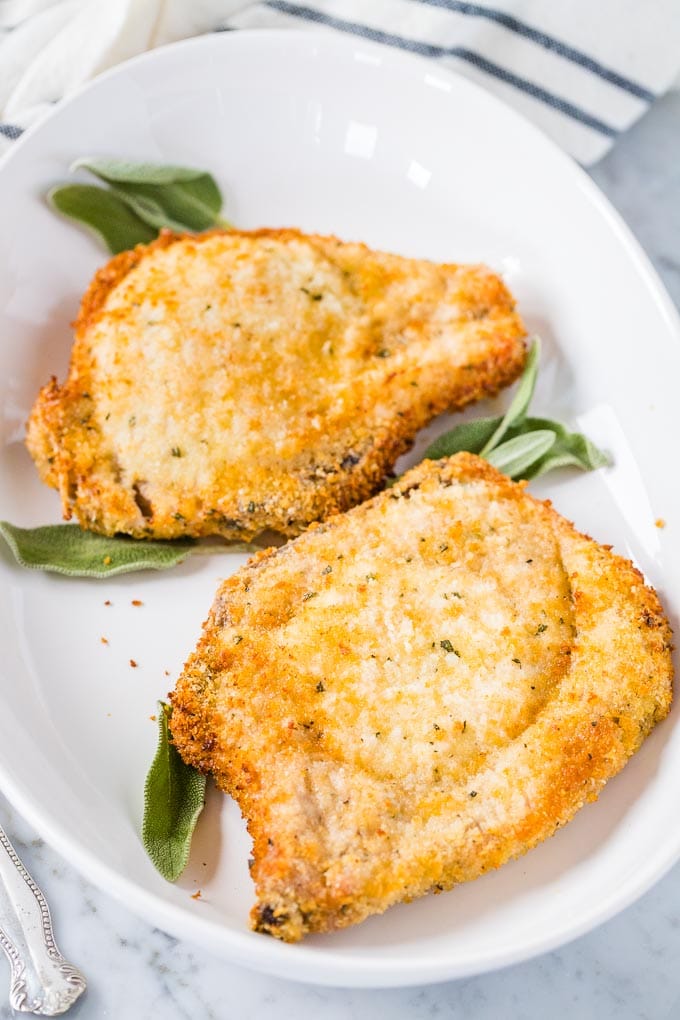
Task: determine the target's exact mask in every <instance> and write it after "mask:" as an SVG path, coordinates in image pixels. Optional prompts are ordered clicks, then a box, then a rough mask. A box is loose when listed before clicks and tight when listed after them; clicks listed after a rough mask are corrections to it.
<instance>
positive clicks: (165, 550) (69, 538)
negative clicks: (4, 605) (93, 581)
mask: <svg viewBox="0 0 680 1020" xmlns="http://www.w3.org/2000/svg"><path fill="white" fill-rule="evenodd" d="M0 534H1V535H2V537H3V538H4V539H5V541H6V542H7V545H8V546H9V547H10V549H11V550H12V552H13V553H14V557H15V559H16V561H17V563H19V564H20V565H21V566H22V567H30V568H32V569H34V570H48V571H52V572H53V573H56V574H66V575H67V576H69V577H112V576H113V575H114V574H126V573H129V572H130V571H132V570H165V569H167V568H168V567H174V566H175V565H176V564H177V563H181V562H182V560H184V559H186V557H187V556H188V555H189V553H190V552H191V551H192V549H193V548H194V547H195V546H196V542H195V540H194V539H191V538H187V539H175V540H174V541H171V542H170V541H167V542H164V541H146V540H140V539H136V538H128V537H126V536H123V535H117V536H115V537H114V538H107V537H106V536H105V535H97V534H95V533H94V532H93V531H83V529H82V528H81V527H80V526H79V525H78V524H47V525H43V526H42V527H39V528H19V527H17V526H16V525H15V524H10V523H9V521H0Z"/></svg>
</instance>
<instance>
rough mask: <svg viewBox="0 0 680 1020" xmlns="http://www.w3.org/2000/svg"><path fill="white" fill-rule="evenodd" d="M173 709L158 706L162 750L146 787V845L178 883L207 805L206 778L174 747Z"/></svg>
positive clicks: (162, 870) (164, 872)
mask: <svg viewBox="0 0 680 1020" xmlns="http://www.w3.org/2000/svg"><path fill="white" fill-rule="evenodd" d="M171 712H172V709H171V707H170V706H169V705H166V704H165V702H163V701H159V702H158V747H157V748H156V755H155V757H154V760H153V761H152V763H151V768H150V769H149V771H148V773H147V777H146V783H145V784H144V819H143V822H142V842H143V844H144V849H145V850H146V852H147V854H148V855H149V857H150V858H151V861H152V862H153V865H154V867H155V868H156V869H157V871H159V872H160V873H161V875H162V876H163V878H167V880H168V881H169V882H175V881H176V880H177V879H178V878H179V876H180V875H181V874H182V872H183V871H184V869H185V867H186V864H187V861H188V859H189V850H190V849H191V837H192V836H193V833H194V829H195V828H196V822H197V820H198V816H199V815H200V813H201V811H202V810H203V805H204V804H205V782H206V780H205V776H204V775H202V774H201V773H200V772H198V771H197V770H196V769H195V768H192V766H191V765H187V764H185V762H183V761H182V758H181V757H180V753H179V751H178V750H177V748H176V747H175V745H174V744H173V743H172V740H171V738H170V731H169V729H168V720H169V719H170V715H171Z"/></svg>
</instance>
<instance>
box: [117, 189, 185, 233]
mask: <svg viewBox="0 0 680 1020" xmlns="http://www.w3.org/2000/svg"><path fill="white" fill-rule="evenodd" d="M111 194H113V195H116V196H117V197H118V198H120V199H121V201H122V202H124V203H125V205H127V206H128V207H129V208H130V209H131V210H132V212H133V213H134V214H135V216H138V217H139V219H140V220H142V221H143V222H144V223H146V224H147V225H148V226H149V227H154V229H155V230H157V231H159V230H162V229H163V228H164V227H166V228H167V229H168V230H174V231H175V232H177V233H180V234H182V233H184V232H185V231H187V230H190V229H191V228H190V227H188V226H187V224H186V223H180V222H179V220H175V219H173V218H172V217H171V216H169V215H168V213H167V212H166V211H165V209H164V208H163V206H162V205H161V203H160V202H157V201H156V199H155V198H149V197H148V196H147V195H138V194H136V193H135V192H134V191H133V190H130V191H123V189H122V188H112V189H111Z"/></svg>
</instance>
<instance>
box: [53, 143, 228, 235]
mask: <svg viewBox="0 0 680 1020" xmlns="http://www.w3.org/2000/svg"><path fill="white" fill-rule="evenodd" d="M71 170H72V171H74V170H86V171H88V172H89V173H91V174H93V175H94V176H95V177H97V178H98V179H99V180H100V181H102V182H103V183H104V185H108V186H107V187H100V186H99V185H94V184H63V185H57V186H56V187H54V188H52V189H51V190H50V191H49V192H48V194H47V200H48V202H49V204H50V205H51V206H52V208H53V209H55V210H56V211H57V212H60V213H62V214H63V215H64V216H68V217H69V218H70V219H73V220H76V221H77V222H79V223H82V224H83V225H84V226H86V227H87V228H88V229H89V230H91V231H94V233H95V234H96V236H97V237H98V238H99V239H100V240H101V241H102V242H103V243H104V245H105V246H106V247H107V248H108V250H109V251H110V252H111V253H112V254H114V255H115V254H117V253H118V252H121V251H126V250H127V249H128V248H134V247H135V245H137V244H144V243H148V242H149V241H151V240H153V238H154V237H156V236H157V235H158V232H159V231H160V230H162V229H163V228H164V227H166V228H168V229H170V230H174V231H178V232H187V231H188V232H196V231H201V230H208V229H209V228H210V227H225V228H228V227H230V226H231V224H230V223H229V222H228V221H227V220H225V219H223V218H222V217H221V216H220V211H221V209H222V195H221V193H220V189H219V188H218V186H217V183H216V181H215V179H214V178H213V177H212V175H211V174H209V173H207V171H205V170H199V169H197V168H194V167H185V166H172V165H167V164H158V163H131V162H129V161H126V160H118V159H95V158H93V157H84V158H82V159H79V160H76V162H75V163H74V164H73V165H72V166H71Z"/></svg>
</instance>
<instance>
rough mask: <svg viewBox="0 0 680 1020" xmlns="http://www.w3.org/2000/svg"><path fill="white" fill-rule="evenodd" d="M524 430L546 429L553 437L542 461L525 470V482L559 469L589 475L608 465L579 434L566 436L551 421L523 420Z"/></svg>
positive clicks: (596, 449) (539, 419)
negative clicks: (588, 473) (572, 469)
mask: <svg viewBox="0 0 680 1020" xmlns="http://www.w3.org/2000/svg"><path fill="white" fill-rule="evenodd" d="M524 428H526V429H532V430H539V429H550V430H552V431H553V432H554V433H555V443H554V444H553V446H551V448H550V450H549V451H548V452H547V453H546V454H545V455H544V456H543V457H541V458H539V460H537V461H535V462H534V464H533V465H532V466H531V467H530V468H528V469H527V471H526V473H525V475H524V477H525V478H538V476H539V475H543V474H546V472H548V471H555V470H557V468H563V467H576V468H580V469H581V470H582V471H593V470H595V469H596V468H599V467H606V466H607V465H608V464H609V463H610V460H609V457H608V456H607V455H606V454H605V453H604V452H603V451H602V450H600V449H599V448H598V447H597V446H596V445H595V443H593V442H592V441H591V440H590V439H588V437H587V436H584V435H583V433H582V432H570V431H569V429H567V428H566V427H565V426H564V425H562V424H561V423H560V422H557V421H551V420H550V419H549V418H527V419H526V420H525V422H524Z"/></svg>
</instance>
